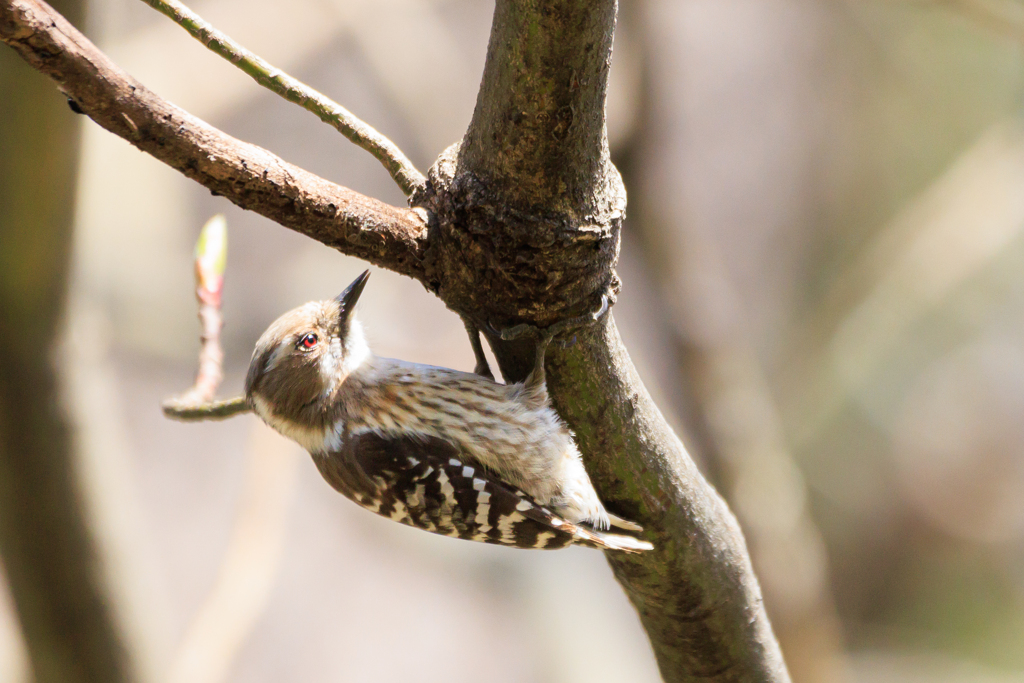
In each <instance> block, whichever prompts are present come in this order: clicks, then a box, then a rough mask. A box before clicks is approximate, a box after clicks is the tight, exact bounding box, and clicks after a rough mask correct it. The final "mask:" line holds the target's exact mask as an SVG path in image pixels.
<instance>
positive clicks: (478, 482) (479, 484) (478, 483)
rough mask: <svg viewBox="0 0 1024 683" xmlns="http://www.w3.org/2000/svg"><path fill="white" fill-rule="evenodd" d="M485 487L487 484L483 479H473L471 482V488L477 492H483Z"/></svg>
mask: <svg viewBox="0 0 1024 683" xmlns="http://www.w3.org/2000/svg"><path fill="white" fill-rule="evenodd" d="M486 486H487V482H486V481H484V480H483V479H474V480H473V488H474V489H475V490H477V491H483V490H484V488H485V487H486Z"/></svg>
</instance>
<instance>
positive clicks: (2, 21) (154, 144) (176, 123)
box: [0, 0, 427, 280]
mask: <svg viewBox="0 0 1024 683" xmlns="http://www.w3.org/2000/svg"><path fill="white" fill-rule="evenodd" d="M0 40H2V41H3V42H5V43H7V44H8V45H10V46H11V47H12V48H14V49H15V50H16V51H17V52H18V54H20V55H21V57H22V58H23V59H24V60H25V61H26V62H28V63H29V64H30V65H31V66H32V67H33V68H35V69H36V70H38V71H41V72H42V73H44V74H46V75H47V76H49V77H50V78H52V79H53V80H54V81H56V82H57V84H58V85H59V86H60V89H61V91H62V92H64V94H65V95H67V96H68V98H69V99H70V100H71V101H72V102H73V105H74V108H76V110H80V111H82V112H83V113H85V114H87V115H88V116H89V117H90V118H91V119H93V120H94V121H95V122H96V123H98V124H100V125H101V126H102V127H103V128H105V129H107V130H108V131H110V132H112V133H114V134H115V135H117V136H119V137H122V138H124V139H125V140H127V141H128V142H130V143H131V144H133V145H135V146H136V147H138V148H139V149H140V150H142V151H143V152H146V153H148V154H151V155H152V156H153V157H155V158H156V159H159V160H160V161H162V162H164V163H165V164H167V165H168V166H170V167H172V168H174V169H176V170H178V171H180V172H181V173H183V174H184V175H185V176H187V177H189V178H191V179H192V180H195V181H196V182H198V183H200V184H201V185H204V186H205V187H207V188H209V189H210V190H211V191H212V192H213V193H214V194H218V195H223V196H224V197H226V198H227V199H229V200H231V201H232V202H234V203H235V204H237V205H238V206H240V207H242V208H243V209H249V210H251V211H255V212H256V213H259V214H260V215H262V216H265V217H267V218H269V219H271V220H273V221H275V222H277V223H280V224H281V225H284V226H286V227H288V228H291V229H292V230H295V231H297V232H300V233H302V234H304V235H306V236H308V237H312V238H313V239H315V240H317V241H319V242H322V243H324V244H326V245H328V246H330V247H334V248H335V249H338V250H339V251H341V252H343V253H346V254H350V255H352V256H356V257H359V258H362V259H365V260H367V261H369V262H370V263H373V264H375V265H377V266H380V267H381V268H387V269H389V270H393V271H395V272H397V273H400V274H402V275H408V276H409V277H412V278H415V279H418V280H422V279H424V269H423V255H424V251H425V243H426V236H427V225H426V219H425V215H424V214H423V212H422V211H414V210H411V209H404V208H398V207H394V206H391V205H389V204H385V203H383V202H381V201H378V200H376V199H373V198H371V197H366V196H364V195H362V194H359V193H358V192H354V191H352V190H350V189H348V188H345V187H342V186H340V185H336V184H334V183H331V182H329V181H327V180H324V179H323V178H320V177H319V176H317V175H314V174H312V173H310V172H308V171H305V170H303V169H301V168H299V167H297V166H293V165H292V164H289V163H287V162H285V161H283V160H282V159H280V158H278V157H277V156H275V155H274V154H271V153H270V152H268V151H267V150H265V149H263V148H261V147H257V146H256V145H252V144H249V143H246V142H242V141H240V140H236V139H235V138H233V137H231V136H229V135H227V134H225V133H223V132H221V131H220V130H217V129H216V128H214V127H213V126H210V125H209V124H207V123H206V122H204V121H201V120H200V119H197V118H196V117H194V116H192V115H191V114H189V113H188V112H186V111H184V110H182V109H180V108H178V107H176V106H174V105H173V104H171V103H169V102H167V101H165V100H163V99H161V98H160V97H159V96H157V95H156V94H155V93H153V92H152V91H150V90H149V89H147V88H146V87H145V86H143V85H142V84H141V83H138V82H137V81H136V80H135V79H133V78H132V77H131V76H129V75H128V74H126V73H125V72H124V71H122V70H121V69H120V68H119V67H118V66H117V65H116V64H114V63H113V62H112V61H110V59H109V58H108V57H107V56H106V55H104V54H103V53H102V52H100V50H99V49H97V48H96V46H95V45H93V44H92V43H91V42H90V41H89V40H88V39H87V38H86V37H85V36H83V35H82V34H81V33H79V32H78V31H77V30H76V29H75V28H74V27H73V26H72V25H71V24H70V23H68V21H67V20H66V19H64V17H62V16H61V15H60V14H59V13H57V12H56V11H54V10H53V9H52V8H51V7H50V6H49V5H46V4H45V3H43V2H40V1H39V0H0Z"/></svg>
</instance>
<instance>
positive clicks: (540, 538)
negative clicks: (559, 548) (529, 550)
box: [533, 531, 555, 548]
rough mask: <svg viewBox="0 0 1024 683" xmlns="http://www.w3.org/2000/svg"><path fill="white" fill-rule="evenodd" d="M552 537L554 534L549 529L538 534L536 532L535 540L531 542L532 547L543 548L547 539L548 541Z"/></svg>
mask: <svg viewBox="0 0 1024 683" xmlns="http://www.w3.org/2000/svg"><path fill="white" fill-rule="evenodd" d="M554 537H555V535H554V534H553V533H551V532H550V531H542V532H540V533H539V534H537V541H536V542H535V543H534V544H533V547H534V548H543V547H545V546H546V545H547V544H548V541H550V540H551V539H552V538H554Z"/></svg>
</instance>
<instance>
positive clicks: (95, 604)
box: [0, 0, 134, 683]
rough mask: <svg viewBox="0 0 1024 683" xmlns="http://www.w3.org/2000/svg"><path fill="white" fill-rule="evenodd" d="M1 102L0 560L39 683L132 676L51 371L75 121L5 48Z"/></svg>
mask: <svg viewBox="0 0 1024 683" xmlns="http://www.w3.org/2000/svg"><path fill="white" fill-rule="evenodd" d="M59 7H60V9H61V10H62V11H63V12H65V13H67V14H68V15H69V16H71V17H72V18H74V19H75V20H79V19H80V18H81V15H82V13H83V12H82V10H83V3H82V2H80V1H79V0H65V1H64V2H61V3H60V4H59ZM0 93H3V96H2V97H0V244H2V245H3V246H2V248H0V555H2V557H3V563H4V567H5V569H6V572H7V579H8V581H9V583H10V588H11V593H12V595H13V598H14V602H15V606H16V608H17V613H18V618H19V620H20V622H21V627H22V630H23V632H24V635H25V641H26V643H27V646H28V651H29V659H30V662H31V666H32V671H33V674H34V678H35V680H36V681H37V682H38V683H49V682H53V683H58V682H60V683H87V682H88V683H119V682H122V681H130V680H133V679H134V677H133V676H132V675H131V672H130V671H129V665H128V662H129V659H128V657H127V653H126V649H125V647H124V643H123V641H122V638H121V636H120V634H119V633H118V632H117V629H116V627H115V624H114V616H113V613H112V608H111V606H110V603H109V601H108V598H107V596H106V594H105V587H104V585H103V582H102V579H101V576H100V574H101V573H100V572H99V571H98V562H97V557H98V552H97V547H96V543H95V539H94V538H93V536H92V534H91V529H90V527H89V524H88V520H87V518H86V514H85V506H84V504H83V493H82V489H81V485H80V482H79V479H78V472H77V470H76V462H75V455H74V445H73V438H72V433H71V428H70V426H69V420H68V418H67V415H66V414H65V410H64V405H63V400H62V396H61V391H60V387H59V383H58V379H57V375H56V371H55V364H56V363H55V361H56V358H55V356H56V352H57V341H58V338H59V335H60V328H61V325H62V323H63V320H64V310H65V305H64V304H65V298H66V296H65V295H66V286H67V275H68V265H69V257H70V247H71V227H72V220H73V213H74V211H73V208H74V192H75V167H76V163H77V159H78V126H79V122H78V121H77V120H76V118H75V115H74V114H73V113H72V112H71V111H70V110H69V109H68V106H67V104H66V103H65V102H64V100H63V98H60V97H55V96H54V93H53V84H52V83H51V82H49V81H48V80H47V79H46V78H44V77H43V76H42V75H40V74H38V73H36V72H34V71H32V70H31V69H30V68H28V67H27V66H26V65H25V64H23V63H21V62H20V60H18V59H17V57H16V55H15V54H14V53H12V52H10V51H6V50H5V51H4V52H3V53H0Z"/></svg>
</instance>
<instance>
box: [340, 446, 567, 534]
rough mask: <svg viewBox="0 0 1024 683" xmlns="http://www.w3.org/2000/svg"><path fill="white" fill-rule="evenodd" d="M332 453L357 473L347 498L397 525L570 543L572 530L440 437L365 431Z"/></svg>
mask: <svg viewBox="0 0 1024 683" xmlns="http://www.w3.org/2000/svg"><path fill="white" fill-rule="evenodd" d="M331 455H332V456H333V457H334V458H337V459H339V460H343V461H347V462H348V463H351V464H352V465H353V466H354V467H353V468H352V469H354V470H355V471H356V473H358V475H361V476H360V477H359V478H360V479H362V480H363V481H362V482H361V485H356V486H353V487H351V488H353V489H355V492H356V495H355V496H350V497H352V498H354V499H355V500H356V502H358V503H359V504H361V505H362V506H363V507H366V508H368V509H370V510H372V511H373V512H376V513H377V514H379V515H383V516H385V517H388V518H390V519H392V520H395V521H396V522H401V523H403V524H408V525H410V526H414V527H418V528H420V529H425V530H427V531H432V532H434V533H438V534H442V535H445V536H454V537H458V538H465V539H469V540H473V541H481V542H483V543H496V544H500V545H509V546H514V547H517V548H552V549H553V548H563V547H565V546H567V545H569V544H570V543H572V542H573V540H574V536H575V533H574V532H575V531H576V530H577V527H576V526H575V525H573V524H570V523H569V522H566V521H564V520H562V519H560V518H558V517H557V516H556V515H554V513H552V512H550V511H549V510H547V509H546V508H543V507H541V506H540V505H537V504H536V503H534V502H533V501H532V500H530V499H529V497H527V496H525V494H522V493H520V492H518V491H517V490H516V489H515V488H514V487H512V486H511V485H509V484H506V483H504V482H502V481H501V480H500V479H498V478H497V477H496V476H495V475H494V474H493V473H491V472H489V471H488V470H485V469H483V468H482V467H480V466H475V465H470V464H467V463H466V462H465V461H464V459H463V456H462V455H461V454H460V452H459V450H458V448H457V447H456V446H454V445H453V444H451V443H449V442H447V441H444V440H443V439H438V438H435V437H422V438H421V437H418V436H416V437H413V436H398V437H396V436H390V435H387V436H384V435H380V434H377V433H375V432H364V433H362V434H355V435H352V436H349V437H348V438H347V439H345V443H344V444H343V446H342V451H341V452H340V453H337V454H331ZM321 469H323V468H321Z"/></svg>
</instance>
